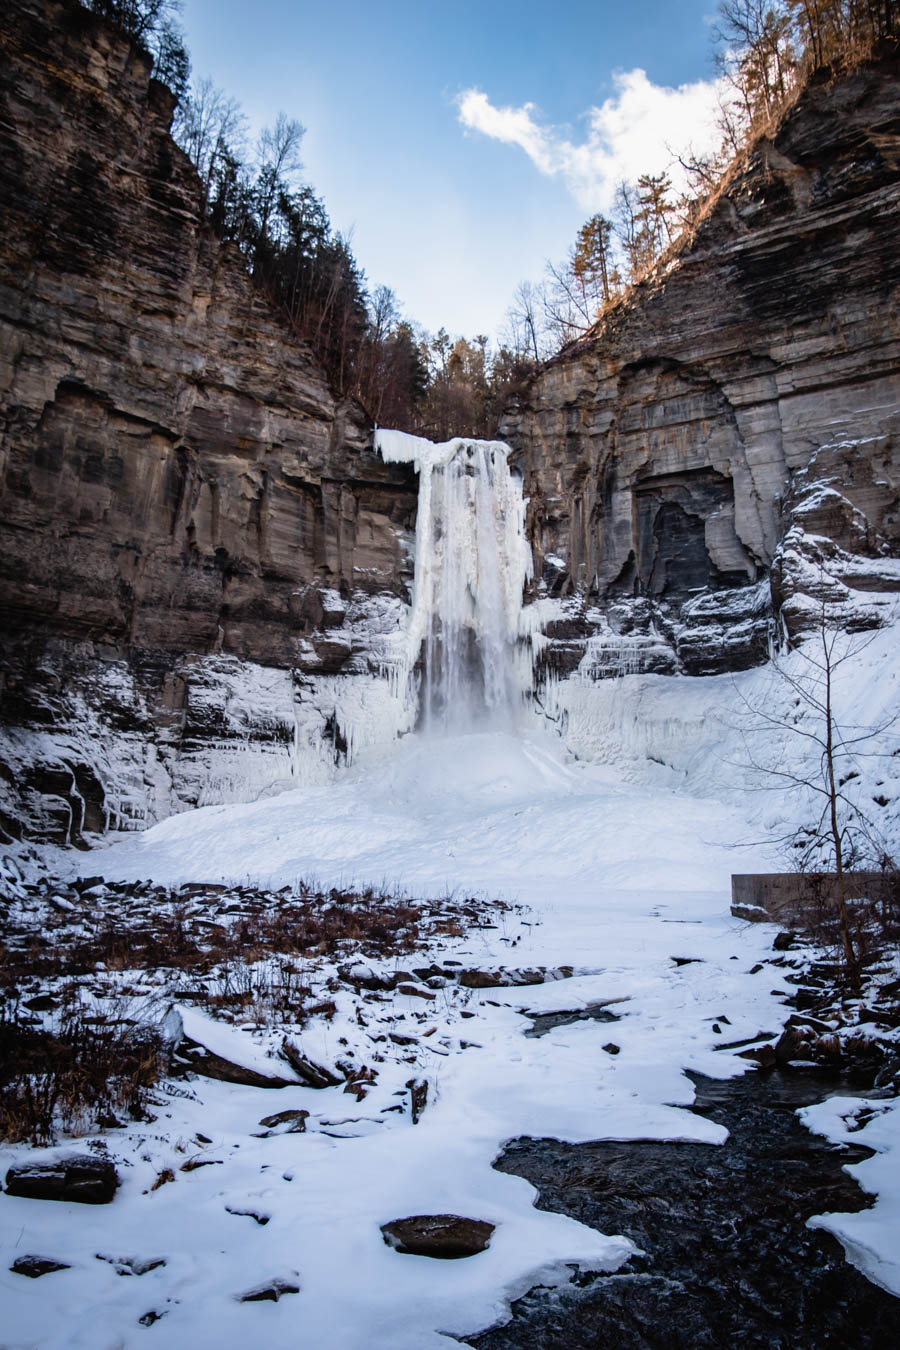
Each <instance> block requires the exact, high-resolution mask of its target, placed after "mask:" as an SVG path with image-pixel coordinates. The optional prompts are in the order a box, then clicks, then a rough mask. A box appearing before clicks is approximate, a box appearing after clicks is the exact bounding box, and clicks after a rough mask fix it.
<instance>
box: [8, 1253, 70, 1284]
mask: <svg viewBox="0 0 900 1350" xmlns="http://www.w3.org/2000/svg"><path fill="white" fill-rule="evenodd" d="M70 1269H71V1266H70V1265H69V1263H68V1262H67V1261H57V1260H55V1259H54V1258H53V1257H52V1256H18V1257H16V1259H15V1261H13V1263H12V1265H11V1266H10V1270H11V1271H12V1272H13V1274H14V1275H27V1276H28V1278H29V1280H37V1279H39V1278H40V1276H41V1275H50V1274H52V1272H53V1271H54V1270H70Z"/></svg>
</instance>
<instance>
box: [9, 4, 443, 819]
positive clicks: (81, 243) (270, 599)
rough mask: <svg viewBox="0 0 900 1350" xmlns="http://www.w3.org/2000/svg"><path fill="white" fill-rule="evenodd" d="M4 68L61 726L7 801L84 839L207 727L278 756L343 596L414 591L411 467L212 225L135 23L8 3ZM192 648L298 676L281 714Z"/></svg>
mask: <svg viewBox="0 0 900 1350" xmlns="http://www.w3.org/2000/svg"><path fill="white" fill-rule="evenodd" d="M73 13H74V16H75V17H74V18H73ZM0 67H2V70H3V103H4V116H3V121H2V127H0V160H2V163H3V166H4V173H3V178H2V183H0V213H2V218H3V231H2V236H0V296H2V297H3V298H2V301H0V352H3V353H5V354H6V355H5V357H4V363H3V368H2V372H0V386H2V389H3V406H4V409H6V410H8V409H10V408H15V410H16V413H15V417H14V418H11V417H9V416H5V415H4V417H3V419H2V427H3V432H2V445H0V460H2V463H3V464H4V466H5V468H4V513H3V521H2V522H0V556H2V558H3V563H2V566H0V630H2V631H3V634H4V649H5V650H4V670H5V672H8V673H9V675H10V676H11V678H10V679H9V680H8V682H7V683H6V684H5V687H4V721H5V723H6V724H7V725H10V726H16V727H17V728H25V729H28V728H32V727H34V726H39V727H40V728H41V730H42V732H43V731H44V729H45V728H46V727H47V724H48V722H49V723H52V724H53V725H54V728H55V730H56V732H57V733H59V735H60V744H62V743H63V742H64V743H65V746H66V747H67V748H65V749H62V750H61V751H60V755H59V758H58V759H54V760H53V762H47V760H46V748H47V743H46V741H44V743H43V746H42V745H40V744H38V743H37V742H36V741H35V740H34V738H33V737H31V738H29V737H28V736H27V735H26V736H24V737H20V738H19V739H18V743H17V744H14V738H12V737H11V738H10V739H9V741H8V742H6V743H5V745H4V746H3V747H2V748H0V759H5V760H6V768H7V769H8V771H9V779H8V781H6V777H5V776H4V780H3V786H4V793H3V795H4V796H5V797H6V798H7V805H8V806H9V808H10V812H11V815H12V816H14V818H15V819H16V820H17V821H18V822H19V823H20V824H22V825H24V827H25V829H26V831H27V832H28V833H30V834H33V835H35V836H38V835H40V836H41V837H44V838H49V837H53V838H55V839H56V840H57V841H58V842H60V843H66V842H78V841H79V840H81V839H82V838H83V836H84V833H85V832H96V831H103V830H106V829H108V828H117V827H119V826H120V825H122V824H124V825H125V826H126V828H133V827H134V826H135V825H138V826H141V825H142V823H144V821H143V820H142V818H143V817H150V818H151V819H152V818H153V817H154V816H155V815H165V814H169V811H170V809H171V804H169V798H168V792H169V791H170V790H172V788H174V796H175V799H176V802H177V801H178V800H179V799H180V801H181V802H182V803H183V804H185V805H187V804H190V805H194V804H196V801H197V797H198V794H199V792H201V791H202V790H203V785H204V779H205V780H206V781H207V782H208V781H209V780H210V777H211V774H210V768H209V766H206V768H205V770H204V768H203V767H202V764H198V763H197V759H198V755H197V751H198V740H199V741H204V740H205V741H207V742H209V741H210V740H212V739H214V738H215V737H216V736H217V734H218V735H219V736H220V737H221V738H222V739H225V740H226V741H227V742H228V744H229V748H230V750H231V751H232V753H234V754H235V755H238V756H239V755H240V754H241V753H242V750H241V742H242V739H243V740H244V741H245V742H246V741H247V740H248V732H249V739H250V740H252V741H253V742H254V744H253V745H252V748H251V754H253V755H254V756H255V758H254V761H253V762H254V764H258V762H259V758H263V759H265V758H267V757H269V756H271V757H272V758H273V759H274V760H276V761H278V760H279V759H281V761H282V762H281V768H282V770H283V768H284V766H285V765H286V764H288V763H289V751H287V750H286V748H285V747H286V746H289V745H290V743H291V741H292V738H293V734H294V723H293V699H292V697H291V690H292V680H291V676H290V673H289V672H290V671H291V669H292V668H295V667H296V668H298V669H299V668H302V667H303V665H304V664H307V665H308V666H310V667H312V668H313V669H321V670H323V671H327V670H331V671H334V670H338V669H340V670H342V671H345V672H347V673H348V674H349V675H350V676H352V675H353V674H355V673H356V667H355V665H354V655H353V646H352V642H351V639H350V637H349V636H346V637H345V636H344V635H343V630H342V628H341V627H340V625H342V624H343V623H344V614H345V611H346V609H347V602H346V600H345V599H343V598H342V596H349V595H350V594H351V593H353V594H354V595H355V596H357V595H363V596H365V595H378V596H379V597H384V598H386V599H388V598H389V599H397V598H401V597H403V596H404V595H405V590H406V585H407V582H408V580H409V562H408V548H409V544H410V542H411V539H412V530H413V526H414V520H415V512H416V503H417V482H416V476H415V473H414V471H413V469H412V467H411V466H407V465H399V464H385V463H384V462H383V461H382V460H381V459H380V458H379V457H378V456H376V455H375V454H374V452H373V450H372V447H371V423H370V420H369V418H368V416H367V415H366V413H365V412H364V411H363V409H362V408H361V407H360V405H359V404H357V403H356V402H354V401H353V400H352V399H346V398H340V397H338V396H336V395H335V394H334V393H333V392H332V390H331V389H330V387H329V383H328V380H327V379H326V376H325V373H324V371H323V369H322V368H321V367H320V365H319V363H318V362H317V360H316V359H315V358H314V357H313V355H312V353H311V351H310V349H309V347H308V346H307V345H306V344H305V343H303V342H301V341H298V340H297V338H296V337H295V335H293V334H292V332H291V330H290V327H289V325H288V323H287V322H286V321H285V319H284V317H283V316H282V315H281V314H280V312H279V310H278V308H277V307H276V306H274V305H273V304H271V303H270V302H269V301H268V300H267V298H266V297H265V295H264V293H263V292H262V291H261V290H260V289H258V288H257V287H255V286H254V284H253V282H252V280H251V278H250V277H249V276H248V274H247V270H246V268H245V266H244V265H243V262H242V260H241V259H240V258H239V255H238V253H237V251H236V250H235V249H234V246H233V245H232V244H224V243H221V242H220V241H219V240H218V239H217V238H216V237H215V234H214V233H213V231H212V230H211V229H210V228H209V226H208V224H207V223H206V222H205V221H204V219H203V214H202V200H203V187H202V184H201V182H200V179H199V177H198V175H197V172H196V170H195V169H194V167H193V166H192V164H191V163H190V161H189V160H188V157H187V156H186V155H185V154H183V153H182V151H181V150H180V149H179V148H178V147H177V146H176V145H175V144H174V142H173V141H172V139H171V137H170V135H169V126H170V122H171V119H172V112H173V101H172V96H171V95H170V93H169V91H168V90H166V89H165V88H164V86H163V85H162V84H160V83H158V82H157V81H156V80H155V79H153V78H152V68H151V57H150V55H149V54H148V53H147V52H146V51H145V50H144V48H143V47H141V46H140V44H138V43H135V42H133V41H132V39H131V38H129V37H128V35H127V34H126V33H125V32H124V31H123V30H121V29H120V28H114V27H109V26H107V25H105V24H103V22H102V21H101V20H100V19H99V18H98V17H97V16H96V15H85V14H84V13H83V12H82V11H81V10H75V11H73V10H72V5H71V0H67V2H61V0H48V3H46V4H45V3H43V0H41V2H40V3H39V2H38V0H9V2H8V3H7V4H6V5H5V7H4V22H3V25H2V29H0ZM123 165H126V166H127V172H126V173H125V177H124V178H123V176H122V175H123V167H122V166H123ZM35 221H41V222H43V226H42V241H43V242H42V245H41V249H40V251H39V252H38V253H36V252H35V247H34V228H35V226H34V222H35ZM10 353H14V354H15V355H14V357H13V358H12V359H11V360H10V359H8V358H9V354H10ZM48 538H53V539H54V540H55V541H56V542H55V546H54V548H53V549H52V550H48V549H47V548H46V547H45V542H46V540H47V539H48ZM323 577H326V578H327V579H328V585H327V586H325V587H323V585H322V579H323ZM333 629H336V630H337V631H331V630H333ZM322 630H326V631H322ZM188 653H190V654H192V655H193V656H194V657H197V658H202V657H203V656H204V655H206V656H209V657H213V658H215V656H216V655H217V654H218V655H221V656H222V657H223V658H225V659H227V658H229V657H230V658H232V659H233V660H238V661H250V662H256V663H258V664H259V665H260V666H267V667H277V668H278V669H279V670H281V671H283V672H285V675H286V677H287V678H286V680H285V683H284V686H283V687H284V689H285V691H286V699H285V703H284V706H283V708H282V710H281V713H282V715H281V717H280V719H279V722H278V724H276V723H275V721H273V719H271V718H270V717H269V716H268V715H267V714H266V713H265V712H263V713H262V715H260V716H258V717H256V716H254V711H253V707H254V705H253V703H252V701H251V702H250V703H247V704H246V710H247V715H246V717H239V718H237V719H236V722H237V723H240V722H241V721H243V722H244V725H243V726H240V725H231V726H229V722H230V719H229V716H228V714H227V712H226V703H227V696H224V689H222V687H221V686H220V688H219V697H218V699H217V700H216V701H215V702H214V703H213V704H212V705H211V704H210V703H209V702H208V701H207V700H206V699H205V698H204V697H203V689H202V684H203V676H202V673H198V675H197V677H196V679H195V677H194V675H193V673H192V670H193V665H192V662H190V661H185V660H184V657H185V655H186V654H188ZM362 668H365V662H363V663H362ZM79 709H81V711H79ZM85 724H88V725H90V726H92V727H93V726H95V725H96V726H97V727H98V728H102V729H101V730H98V733H97V736H96V740H97V741H98V742H99V744H97V745H96V746H93V745H92V744H90V743H89V741H88V739H87V738H85V737H84V735H83V734H81V733H83V729H84V726H85ZM66 729H68V730H69V731H70V732H71V733H72V735H71V736H69V737H68V738H67V737H66V735H65V730H66ZM285 736H286V738H287V740H286V741H284V740H283V739H282V738H283V737H285ZM92 739H93V738H92ZM145 746H146V747H147V749H145V748H144V747H145ZM245 748H246V747H245ZM279 751H281V752H282V754H281V755H280V754H279ZM157 752H158V753H157ZM192 755H193V758H194V761H195V763H194V772H193V775H191V774H190V773H188V774H187V775H186V778H187V779H188V780H190V779H191V778H193V781H185V780H184V779H182V781H181V782H180V783H176V784H173V785H168V786H167V785H166V784H165V765H166V764H167V763H172V762H174V761H176V760H180V759H181V758H182V757H184V759H185V760H186V761H189V760H190V758H191V756H192ZM186 767H187V765H186V764H184V765H182V768H186ZM179 772H180V770H179ZM272 776H273V780H274V781H278V770H277V769H276V768H275V766H273V775H272ZM287 777H288V778H289V777H290V773H289V771H288V774H287ZM54 784H55V785H54ZM35 792H37V794H38V795H39V797H41V798H42V800H34V794H35ZM51 793H52V794H53V798H54V799H53V801H52V802H51V801H50V800H48V798H49V796H50V794H51ZM176 809H178V808H177V806H176Z"/></svg>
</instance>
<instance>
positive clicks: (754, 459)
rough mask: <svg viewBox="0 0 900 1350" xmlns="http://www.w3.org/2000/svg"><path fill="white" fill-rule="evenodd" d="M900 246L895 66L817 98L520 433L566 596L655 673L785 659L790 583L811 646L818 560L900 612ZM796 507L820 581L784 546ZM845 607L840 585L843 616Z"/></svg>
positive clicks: (556, 376) (537, 513)
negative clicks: (629, 641) (781, 641)
mask: <svg viewBox="0 0 900 1350" xmlns="http://www.w3.org/2000/svg"><path fill="white" fill-rule="evenodd" d="M898 240H900V62H898V58H897V54H896V52H893V53H892V54H888V55H887V56H885V58H884V59H882V60H879V61H876V62H872V63H870V64H869V65H867V66H865V67H863V68H861V69H859V70H857V71H856V72H855V73H853V74H852V75H849V76H846V77H844V78H842V79H840V80H838V81H833V82H832V81H830V80H829V79H828V78H827V77H826V76H824V75H822V76H820V77H819V78H817V79H816V80H815V81H814V82H813V83H812V85H811V86H810V87H809V88H807V89H806V90H805V91H804V93H803V94H802V95H801V97H800V99H799V102H798V103H797V105H796V106H795V107H794V108H793V109H792V110H791V112H790V113H789V114H788V115H787V117H786V118H785V119H784V121H783V123H782V125H781V128H780V130H779V131H778V133H777V134H776V135H775V136H774V137H773V138H772V139H763V140H761V141H760V142H759V143H758V144H756V145H755V147H754V148H753V149H752V151H751V152H750V153H749V155H748V156H747V158H746V160H745V163H744V164H743V166H742V167H741V168H740V171H735V172H734V174H733V176H732V178H731V181H730V182H729V183H728V185H727V187H726V189H725V190H724V192H722V194H721V196H720V197H719V199H718V201H717V202H716V203H715V205H714V206H713V207H712V208H711V209H710V210H709V211H708V213H707V215H706V218H705V219H704V220H703V221H702V223H701V224H700V226H699V228H698V229H697V231H696V234H695V237H694V238H693V241H692V242H690V243H689V244H686V245H685V246H684V247H683V248H682V250H681V252H680V254H679V255H678V256H677V257H676V258H675V259H673V260H669V261H668V262H667V263H666V264H665V265H662V266H660V267H659V268H658V269H657V271H656V273H655V274H654V275H653V276H652V277H651V278H650V279H649V280H647V281H645V282H644V283H643V284H642V285H640V286H639V287H638V288H637V289H636V291H635V293H634V294H633V295H632V296H631V297H630V298H629V299H628V301H627V302H625V303H623V304H622V305H621V306H620V307H619V308H618V309H616V310H615V311H613V312H612V313H611V314H609V315H608V317H606V318H605V319H604V320H603V321H602V322H601V323H600V324H599V325H598V327H597V329H596V330H595V331H594V332H593V333H592V334H590V335H589V336H588V337H586V338H585V339H584V340H582V341H580V342H578V343H576V344H574V345H573V346H572V347H571V348H569V349H568V350H567V351H565V352H564V353H563V354H562V355H561V356H560V357H559V358H557V359H556V360H555V361H553V362H552V363H551V364H550V365H549V366H548V367H546V368H545V369H544V370H543V371H542V372H541V373H540V374H539V375H538V376H537V377H536V378H535V379H534V380H533V381H532V382H531V384H530V386H529V387H528V388H527V389H526V390H525V392H524V394H523V395H522V397H521V398H520V399H519V400H518V401H517V402H516V404H515V405H514V406H513V407H512V408H511V409H510V410H509V412H508V415H507V417H506V419H505V424H504V426H503V432H502V434H503V435H504V436H505V438H506V439H507V440H509V441H510V442H511V443H512V445H513V446H514V448H515V449H516V452H517V458H518V462H519V463H520V465H521V467H522V470H523V472H524V476H525V490H526V493H527V494H528V495H529V496H530V498H531V508H530V515H529V528H530V531H531V538H532V542H533V547H534V551H535V555H536V563H537V569H536V570H537V574H538V575H540V574H541V569H542V567H543V572H544V579H545V584H546V587H547V589H548V590H549V591H550V592H551V593H555V594H560V595H565V594H571V593H573V592H575V591H577V590H578V589H579V588H580V589H581V591H582V592H583V593H584V594H586V595H587V596H588V597H589V598H590V599H593V600H595V601H596V602H598V603H599V605H600V607H601V609H602V610H603V611H604V615H605V619H608V620H609V622H610V623H611V624H612V625H613V627H614V628H615V629H618V631H619V632H620V633H624V634H627V633H632V632H638V633H640V632H643V633H644V634H647V633H648V632H650V631H654V632H657V633H660V634H661V635H662V636H663V638H664V639H665V641H664V644H663V646H664V647H665V649H666V650H662V649H661V648H660V646H659V644H648V651H650V650H651V648H652V659H650V665H649V667H648V668H656V669H672V670H674V669H682V670H687V671H689V672H694V673H709V672H714V671H718V670H723V669H728V668H734V667H735V666H740V665H746V664H750V663H753V662H756V661H759V660H761V659H765V655H766V651H767V627H768V624H769V619H770V616H771V608H770V605H769V581H770V578H771V577H772V576H773V569H774V580H775V583H776V584H775V603H776V606H779V607H780V606H782V605H786V608H785V611H784V612H785V618H786V620H787V622H788V624H789V626H792V627H793V628H794V629H802V626H803V623H804V616H808V613H809V606H808V604H807V600H806V599H804V597H805V596H808V593H809V590H810V587H809V585H808V582H809V576H810V575H814V574H815V573H816V572H817V570H818V568H819V564H820V563H823V562H825V561H827V559H826V557H825V553H827V552H828V550H827V549H825V550H824V552H823V549H824V545H823V546H822V547H821V548H819V549H818V552H817V549H816V547H813V546H812V545H810V544H809V543H808V540H809V537H810V536H814V535H815V536H820V537H827V538H828V539H830V540H831V542H832V544H833V546H834V547H833V549H832V550H831V555H830V556H832V557H833V558H836V556H837V555H836V553H835V550H837V552H843V553H845V554H847V555H852V556H853V557H856V558H859V557H863V558H864V559H867V560H868V562H867V564H866V566H863V567H861V566H859V565H853V564H851V563H847V561H846V559H845V560H844V563H843V564H842V566H843V567H844V578H845V580H846V577H847V576H849V577H850V579H851V580H853V579H854V578H856V579H857V580H859V581H860V585H861V587H862V588H864V589H865V590H866V591H868V592H870V593H871V592H874V591H877V590H879V589H881V590H882V591H884V590H888V591H889V590H890V589H891V588H896V586H897V584H898V578H897V574H896V568H892V567H891V566H887V567H884V568H879V566H878V565H877V560H878V559H879V558H884V557H886V556H889V555H892V554H896V553H897V552H898V543H900V510H898V503H900V448H898V435H900V317H898V316H900V305H898V300H900V248H898ZM801 489H802V491H801ZM823 494H824V495H823ZM792 507H796V508H798V517H797V519H798V520H799V519H800V517H801V516H802V524H803V532H804V534H805V536H806V538H807V542H806V543H805V544H802V545H801V546H800V554H803V555H804V557H805V562H804V564H803V566H802V567H799V570H798V565H795V562H792V561H791V559H792V558H793V557H794V554H796V552H797V550H791V549H789V550H788V551H787V555H786V553H785V549H784V547H783V545H782V541H783V540H784V538H785V535H786V534H787V533H788V532H789V531H790V528H791V526H792V524H793V523H795V522H794V518H793V517H792V513H791V512H792ZM794 538H795V542H796V538H797V537H796V536H794ZM804 550H805V552H804ZM788 555H789V556H788ZM838 561H840V560H838ZM804 569H805V572H806V573H807V575H806V576H804V577H801V576H800V572H803V571H804ZM838 570H840V569H838ZM842 584H843V583H842V582H841V581H835V582H834V584H833V585H832V583H830V582H829V583H826V589H828V588H829V587H830V594H831V595H832V598H834V596H835V595H836V594H837V593H838V591H839V590H840V587H841V585H842ZM835 588H837V589H835ZM813 590H815V587H813ZM876 608H877V607H876ZM569 609H570V614H569V618H568V619H567V621H566V623H567V624H568V627H566V624H565V623H564V624H562V625H557V628H558V636H559V637H560V638H563V637H568V638H569V639H571V641H570V644H569V649H568V650H563V648H562V647H559V646H558V650H557V651H556V654H555V657H554V653H553V649H552V644H551V648H550V650H549V651H548V653H547V659H548V660H549V661H550V662H551V664H552V663H553V661H554V660H555V662H556V665H557V668H558V669H560V670H562V671H563V672H564V671H565V670H566V669H571V667H572V664H573V663H574V662H575V661H577V660H579V659H580V656H579V652H580V651H581V650H583V644H582V647H581V648H579V645H578V638H579V637H581V638H582V639H583V638H584V637H585V636H587V635H588V634H589V633H590V632H591V631H592V629H591V625H590V622H589V621H588V620H587V619H585V618H584V616H583V615H582V618H581V624H582V630H581V632H580V634H579V633H578V632H576V631H575V629H573V623H575V622H576V621H575V619H573V617H572V615H573V613H574V611H573V607H572V606H569ZM870 617H871V616H870ZM877 617H878V616H877V614H876V615H875V619H874V621H877ZM576 627H577V624H576ZM553 632H554V630H553V628H552V626H551V636H552V635H553ZM648 659H649V658H648ZM654 661H655V662H656V665H655V666H654V664H653V662H654Z"/></svg>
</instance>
